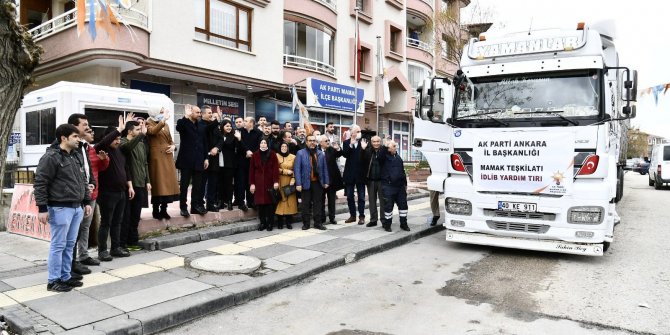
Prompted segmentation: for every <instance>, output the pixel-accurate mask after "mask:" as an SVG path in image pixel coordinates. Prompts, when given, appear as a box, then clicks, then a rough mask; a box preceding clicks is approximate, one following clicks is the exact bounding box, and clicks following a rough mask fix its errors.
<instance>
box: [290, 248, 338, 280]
mask: <svg viewBox="0 0 670 335" xmlns="http://www.w3.org/2000/svg"><path fill="white" fill-rule="evenodd" d="M345 263H346V262H345V259H344V256H342V255H334V254H324V255H322V256H319V257H317V258H313V259H310V260H307V261H305V262H302V263H300V264H297V265H294V266H291V267H289V268H286V269H284V270H282V271H280V272H283V273H286V274H287V275H289V276H291V278H293V280H296V281H299V280H303V279H305V278H308V277H310V276H313V275H315V274H318V273H321V272H323V271H326V270H330V269H332V268H335V267H338V266H341V265H344V264H345Z"/></svg>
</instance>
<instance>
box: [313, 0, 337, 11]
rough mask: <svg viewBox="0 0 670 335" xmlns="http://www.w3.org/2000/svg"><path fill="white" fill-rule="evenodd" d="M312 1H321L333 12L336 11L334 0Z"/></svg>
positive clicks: (319, 0)
mask: <svg viewBox="0 0 670 335" xmlns="http://www.w3.org/2000/svg"><path fill="white" fill-rule="evenodd" d="M314 1H316V2H320V3H322V4H323V5H325V6H326V7H328V8H330V9H332V10H333V12H336V13H337V3H336V2H335V0H314Z"/></svg>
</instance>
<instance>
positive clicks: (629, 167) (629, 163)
mask: <svg viewBox="0 0 670 335" xmlns="http://www.w3.org/2000/svg"><path fill="white" fill-rule="evenodd" d="M639 162H640V159H639V158H629V159H627V160H626V165H625V166H624V167H623V169H624V170H633V168H634V167H635V165H636V164H637V163H639Z"/></svg>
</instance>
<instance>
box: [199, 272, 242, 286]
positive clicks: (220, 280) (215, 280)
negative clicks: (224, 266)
mask: <svg viewBox="0 0 670 335" xmlns="http://www.w3.org/2000/svg"><path fill="white" fill-rule="evenodd" d="M252 279H253V278H252V277H250V276H247V275H243V274H234V275H227V274H203V275H201V276H199V277H198V278H195V280H197V281H200V282H203V283H205V284H210V285H214V286H226V285H230V284H235V283H239V282H242V281H245V280H252Z"/></svg>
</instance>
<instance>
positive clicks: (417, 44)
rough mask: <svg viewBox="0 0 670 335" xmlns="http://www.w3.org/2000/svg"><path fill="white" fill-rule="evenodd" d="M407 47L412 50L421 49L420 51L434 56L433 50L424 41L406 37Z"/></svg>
mask: <svg viewBox="0 0 670 335" xmlns="http://www.w3.org/2000/svg"><path fill="white" fill-rule="evenodd" d="M407 46H408V47H412V48H417V49H421V50H423V51H425V52H427V53H429V54H430V55H431V56H433V55H434V53H433V48H431V46H430V44H428V43H426V42H424V41H421V40H418V39H414V38H411V37H407Z"/></svg>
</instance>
